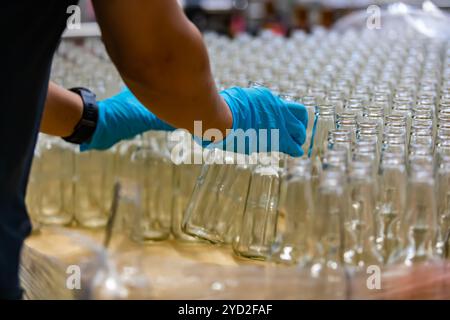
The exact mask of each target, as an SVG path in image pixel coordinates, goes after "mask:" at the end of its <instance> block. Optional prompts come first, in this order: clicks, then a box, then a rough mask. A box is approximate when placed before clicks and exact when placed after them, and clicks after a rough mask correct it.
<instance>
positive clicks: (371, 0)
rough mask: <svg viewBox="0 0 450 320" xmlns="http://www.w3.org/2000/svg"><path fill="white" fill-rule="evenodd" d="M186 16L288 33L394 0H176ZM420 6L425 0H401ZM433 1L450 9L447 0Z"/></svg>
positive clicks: (207, 25) (87, 14) (225, 30)
mask: <svg viewBox="0 0 450 320" xmlns="http://www.w3.org/2000/svg"><path fill="white" fill-rule="evenodd" d="M179 2H180V4H181V5H182V6H183V7H184V8H185V11H186V14H187V15H188V17H189V18H190V19H191V20H192V21H193V22H194V23H195V24H196V25H197V26H198V27H199V29H200V30H202V31H215V32H218V33H221V34H228V35H230V36H233V35H236V34H238V33H241V32H248V33H250V34H256V33H258V32H259V31H261V30H262V29H270V30H272V31H274V32H275V33H279V34H283V35H289V33H290V32H291V31H292V30H293V29H301V30H305V31H310V30H311V28H313V27H314V26H323V27H326V28H331V27H332V26H333V25H334V23H335V22H336V21H337V20H339V18H342V17H343V16H345V15H347V14H350V13H352V12H355V11H358V10H365V9H367V8H368V7H369V6H370V5H379V6H380V7H383V6H386V5H389V4H392V3H395V2H398V1H395V0H179ZM402 2H403V3H405V4H408V5H412V6H416V7H421V6H422V3H423V2H424V0H404V1H402ZM433 3H434V4H435V5H436V6H437V7H439V8H441V9H442V10H444V11H446V12H450V1H449V0H434V1H433ZM80 5H81V7H82V11H83V21H84V22H95V13H94V10H93V8H92V4H91V0H82V1H81V2H80Z"/></svg>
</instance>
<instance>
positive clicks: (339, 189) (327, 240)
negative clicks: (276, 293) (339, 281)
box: [311, 170, 348, 278]
mask: <svg viewBox="0 0 450 320" xmlns="http://www.w3.org/2000/svg"><path fill="white" fill-rule="evenodd" d="M343 180H344V175H343V174H342V172H340V171H335V170H326V171H324V172H323V175H322V177H321V181H320V186H319V190H318V193H317V197H316V201H315V202H316V212H315V214H314V215H315V218H314V227H313V232H314V236H313V237H314V243H315V250H314V257H313V261H312V264H311V275H312V276H313V277H315V278H321V277H325V278H333V276H337V275H338V274H339V273H340V272H341V270H342V269H343V255H344V250H345V229H344V228H345V227H344V219H345V215H346V212H347V210H348V207H346V206H345V204H346V202H345V201H342V199H343V197H345V194H346V192H345V189H344V187H343V185H344V183H343Z"/></svg>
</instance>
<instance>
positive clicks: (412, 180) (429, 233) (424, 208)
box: [396, 164, 437, 266]
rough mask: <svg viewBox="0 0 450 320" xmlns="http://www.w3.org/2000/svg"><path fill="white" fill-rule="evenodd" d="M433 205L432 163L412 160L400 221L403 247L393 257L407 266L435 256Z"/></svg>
mask: <svg viewBox="0 0 450 320" xmlns="http://www.w3.org/2000/svg"><path fill="white" fill-rule="evenodd" d="M436 209H437V208H436V198H435V181H434V177H433V167H432V166H429V165H426V166H424V165H423V164H420V165H417V164H416V165H415V164H413V165H412V167H411V170H410V177H409V185H408V200H407V208H406V214H405V216H404V219H403V220H402V225H401V231H402V236H403V241H404V247H403V250H402V252H401V254H400V256H399V257H398V258H397V259H396V260H397V261H403V262H404V263H405V264H406V265H407V266H411V265H412V264H414V263H417V262H423V261H430V260H433V259H434V258H435V257H436V252H435V246H434V245H435V239H436V231H437V224H436V217H437V211H436Z"/></svg>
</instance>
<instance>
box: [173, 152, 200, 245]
mask: <svg viewBox="0 0 450 320" xmlns="http://www.w3.org/2000/svg"><path fill="white" fill-rule="evenodd" d="M192 145H193V144H192ZM199 149H200V150H199ZM194 153H199V154H198V156H199V157H200V159H201V158H202V157H203V154H202V150H201V148H200V147H198V148H197V147H195V146H194V148H191V147H185V148H183V150H182V154H181V155H179V162H177V164H176V165H175V166H174V172H173V207H172V234H173V236H174V237H175V238H176V239H177V240H181V241H189V242H193V241H196V240H197V239H196V238H194V237H192V236H190V235H188V234H186V233H185V232H183V230H182V224H183V216H184V213H185V211H186V209H187V207H188V205H189V200H190V199H191V196H192V193H193V191H194V188H195V185H196V183H197V179H198V177H199V175H200V173H201V169H202V166H201V165H200V164H194V161H193V160H194V159H195V155H194Z"/></svg>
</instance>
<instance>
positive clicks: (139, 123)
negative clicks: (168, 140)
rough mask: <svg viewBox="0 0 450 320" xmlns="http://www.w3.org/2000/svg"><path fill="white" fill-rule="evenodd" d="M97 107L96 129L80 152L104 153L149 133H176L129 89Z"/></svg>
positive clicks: (101, 102)
mask: <svg viewBox="0 0 450 320" xmlns="http://www.w3.org/2000/svg"><path fill="white" fill-rule="evenodd" d="M98 108H99V117H98V123H97V128H96V129H95V132H94V134H93V136H92V138H91V139H90V141H88V142H87V143H85V144H82V145H81V147H80V150H81V151H88V150H106V149H109V148H110V147H112V146H113V145H115V144H116V143H117V142H119V141H121V140H126V139H131V138H133V137H135V136H136V135H138V134H141V133H143V132H146V131H149V130H162V131H173V130H175V128H173V127H171V126H170V125H168V124H167V123H165V122H163V121H162V120H160V119H158V118H157V117H156V116H155V115H154V114H153V113H151V112H150V111H149V110H148V109H147V108H145V107H144V106H143V105H142V104H141V103H140V102H139V100H138V99H137V98H136V97H135V96H134V95H133V94H132V93H131V91H130V90H129V89H125V90H124V91H122V92H121V93H119V94H118V95H116V96H113V97H111V98H109V99H106V100H103V101H100V102H99V103H98Z"/></svg>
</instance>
